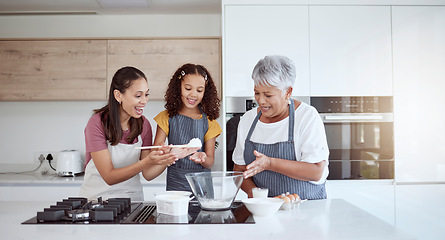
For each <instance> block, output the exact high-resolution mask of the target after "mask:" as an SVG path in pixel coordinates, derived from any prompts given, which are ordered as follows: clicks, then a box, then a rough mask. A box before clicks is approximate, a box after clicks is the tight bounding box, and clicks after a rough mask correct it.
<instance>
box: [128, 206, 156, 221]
mask: <svg viewBox="0 0 445 240" xmlns="http://www.w3.org/2000/svg"><path fill="white" fill-rule="evenodd" d="M155 210H156V205H147V206H144V207H143V208H142V210H141V212H140V213H139V214H138V215H137V216H136V218H135V219H134V220H133V222H135V223H144V222H146V221H147V220H148V218H149V217H150V216H151V214H152V213H153V212H154V211H155Z"/></svg>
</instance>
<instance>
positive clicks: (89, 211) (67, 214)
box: [22, 197, 254, 224]
mask: <svg viewBox="0 0 445 240" xmlns="http://www.w3.org/2000/svg"><path fill="white" fill-rule="evenodd" d="M237 223H254V220H253V218H252V217H251V213H250V212H249V211H248V210H247V208H246V207H245V206H244V204H243V203H242V202H238V201H235V202H233V203H232V207H231V209H229V210H225V211H205V210H202V209H201V207H200V206H199V203H198V202H197V201H190V203H189V212H188V214H187V215H183V216H173V215H167V214H158V213H157V212H156V203H154V202H132V201H131V199H130V198H109V199H107V200H102V198H98V199H97V200H95V201H88V199H86V198H82V197H69V198H66V199H63V200H62V201H58V202H56V203H55V204H54V205H51V206H49V207H48V208H44V209H43V210H42V211H39V212H37V215H36V216H35V217H33V218H31V219H29V220H27V221H25V222H23V223H22V224H237Z"/></svg>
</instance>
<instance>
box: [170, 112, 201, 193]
mask: <svg viewBox="0 0 445 240" xmlns="http://www.w3.org/2000/svg"><path fill="white" fill-rule="evenodd" d="M199 109H200V110H201V113H202V118H201V119H193V118H191V117H187V116H184V115H181V114H177V115H175V116H173V117H172V118H170V119H169V120H168V124H169V134H168V143H169V144H173V145H182V144H187V143H188V142H189V141H190V140H191V139H192V138H199V139H200V140H201V142H202V143H203V145H202V148H201V149H200V150H199V152H202V151H204V149H205V148H204V135H205V134H206V132H207V130H208V128H209V122H208V120H207V115H206V114H205V113H204V111H202V109H201V108H199ZM204 171H210V169H206V168H204V167H203V166H202V165H201V164H197V163H195V162H193V161H192V160H190V159H189V157H188V156H187V157H185V158H181V159H179V160H178V161H176V163H175V164H173V165H171V166H170V167H168V168H167V190H169V191H170V190H172V191H173V190H174V191H192V190H191V188H190V185H189V184H188V182H187V179H186V178H185V174H186V173H189V172H204Z"/></svg>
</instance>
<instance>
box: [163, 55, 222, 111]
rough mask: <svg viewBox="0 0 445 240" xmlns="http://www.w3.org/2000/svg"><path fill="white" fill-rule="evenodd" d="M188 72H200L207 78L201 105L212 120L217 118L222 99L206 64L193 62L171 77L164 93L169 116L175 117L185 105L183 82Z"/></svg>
mask: <svg viewBox="0 0 445 240" xmlns="http://www.w3.org/2000/svg"><path fill="white" fill-rule="evenodd" d="M187 74H199V75H201V76H203V77H204V79H206V84H205V90H204V96H203V98H202V101H201V103H200V104H199V105H200V106H201V108H202V110H203V111H204V112H205V113H206V114H207V117H208V118H209V119H210V120H215V119H217V118H218V117H219V107H220V100H219V98H218V92H217V90H216V87H215V83H214V81H213V78H212V76H211V75H210V73H209V72H208V71H207V69H206V68H205V67H204V66H202V65H196V64H192V63H187V64H184V65H182V66H181V67H180V68H178V70H176V72H175V73H174V74H173V76H172V78H171V79H170V82H169V84H168V88H167V91H166V92H165V95H164V98H165V102H166V103H165V109H167V112H168V116H169V117H173V116H175V115H177V114H178V113H179V110H180V109H181V108H182V106H183V103H182V100H181V95H182V94H181V82H182V80H183V79H184V76H185V75H187Z"/></svg>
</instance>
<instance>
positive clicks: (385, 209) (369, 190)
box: [326, 180, 395, 225]
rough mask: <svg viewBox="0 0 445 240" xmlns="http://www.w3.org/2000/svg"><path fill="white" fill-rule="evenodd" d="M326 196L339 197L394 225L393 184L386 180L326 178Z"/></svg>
mask: <svg viewBox="0 0 445 240" xmlns="http://www.w3.org/2000/svg"><path fill="white" fill-rule="evenodd" d="M326 191H327V194H328V198H330V199H332V198H341V199H344V200H346V201H348V202H350V203H352V204H354V205H356V206H357V207H359V208H361V209H363V210H365V211H367V212H368V213H370V214H372V215H374V216H376V217H378V218H380V219H382V220H384V221H385V222H387V223H389V224H391V225H394V223H395V215H394V209H395V206H394V185H393V183H392V181H387V180H382V181H380V180H377V181H373V180H370V181H368V180H363V181H357V180H351V181H348V180H338V181H337V180H330V181H329V180H328V182H327V184H326Z"/></svg>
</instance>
